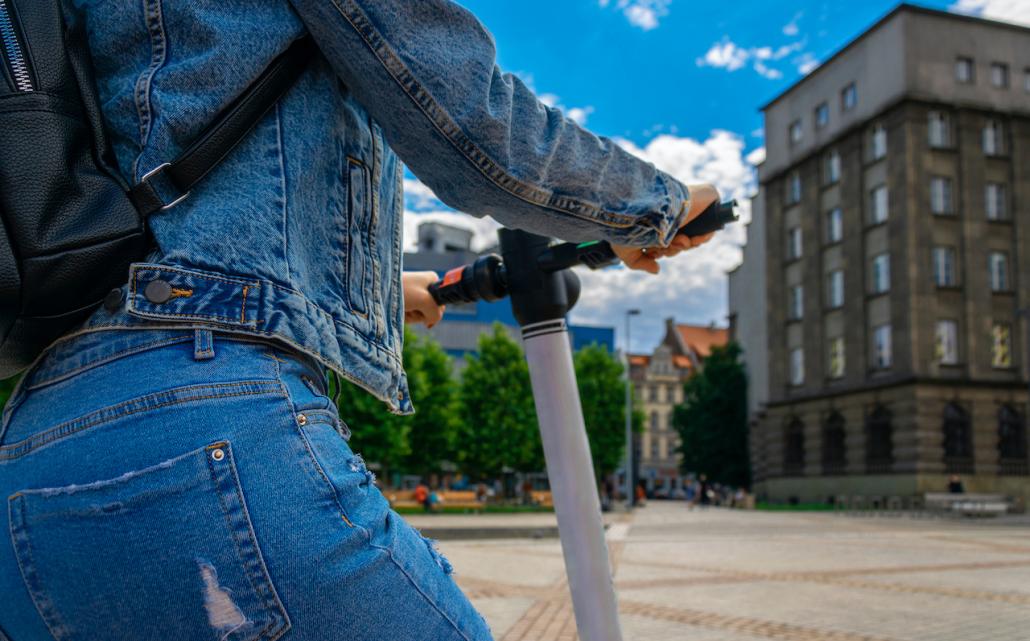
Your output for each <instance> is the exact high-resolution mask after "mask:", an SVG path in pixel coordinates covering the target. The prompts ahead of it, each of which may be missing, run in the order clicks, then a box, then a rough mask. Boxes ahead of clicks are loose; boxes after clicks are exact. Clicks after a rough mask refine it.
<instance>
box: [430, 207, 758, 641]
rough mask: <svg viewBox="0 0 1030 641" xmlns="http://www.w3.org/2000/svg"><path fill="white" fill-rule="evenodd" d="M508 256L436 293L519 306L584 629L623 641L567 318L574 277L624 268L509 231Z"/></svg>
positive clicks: (608, 257)
mask: <svg viewBox="0 0 1030 641" xmlns="http://www.w3.org/2000/svg"><path fill="white" fill-rule="evenodd" d="M736 204H737V203H736V201H731V202H728V203H715V204H713V205H712V206H710V207H709V208H708V209H706V210H705V211H703V212H702V213H701V214H700V215H698V216H697V217H696V218H694V220H692V221H690V223H688V224H687V225H686V226H684V227H683V228H682V229H681V230H680V231H679V233H680V234H684V235H686V236H691V237H695V236H703V235H704V234H707V233H709V232H713V231H718V230H720V229H722V228H723V227H725V226H726V225H727V224H729V223H732V222H736V221H737V220H738V219H737V215H736V214H735V213H734V207H735V206H736ZM498 234H499V236H500V249H501V254H500V256H498V255H497V254H490V255H487V256H482V257H480V258H479V259H477V260H476V261H475V262H473V263H471V264H469V265H464V266H462V267H457V268H455V269H452V270H451V271H449V272H447V273H446V274H445V275H444V277H443V279H442V280H440V281H439V282H437V283H434V284H433V285H431V286H430V288H429V291H430V293H431V294H432V295H433V298H434V300H435V301H436V302H437V303H438V304H448V303H450V304H456V303H472V302H476V301H480V300H484V301H496V300H500V299H501V298H504V297H505V296H510V297H511V304H512V309H513V311H514V314H515V319H516V320H517V321H518V323H519V325H520V327H521V329H522V339H523V345H524V349H525V353H526V361H527V362H528V363H529V376H530V380H531V383H532V388H533V397H534V401H535V404H536V414H537V417H538V420H539V422H540V435H541V439H542V441H543V446H544V459H545V460H546V462H547V476H548V480H549V481H550V484H551V494H552V497H553V501H554V510H555V513H556V514H557V516H558V534H559V537H560V538H561V546H562V555H563V556H564V558H565V570H566V573H567V575H568V579H569V588H570V590H571V592H572V605H573V611H574V612H575V615H576V627H577V629H578V630H579V638H580V639H582V640H583V641H622V630H621V627H620V626H619V612H618V606H617V603H616V600H615V587H614V585H613V583H612V572H611V566H610V564H609V561H608V545H607V543H606V541H605V537H604V522H603V520H602V518H601V504H600V500H599V498H598V495H597V488H596V487H595V485H594V478H595V477H594V465H593V460H592V459H591V458H590V445H589V443H588V441H587V434H586V427H585V426H584V423H583V409H582V407H581V406H580V400H579V388H578V387H577V385H576V372H575V369H574V368H573V362H572V349H571V346H570V341H569V333H568V327H567V325H566V322H565V316H566V315H567V314H568V313H569V311H570V310H571V309H572V308H573V306H574V305H575V304H576V302H577V301H578V300H579V294H580V281H579V277H578V276H576V274H574V273H573V272H572V271H571V270H570V268H571V267H574V266H576V265H586V266H587V267H589V268H591V269H600V268H602V267H606V266H608V265H611V264H613V263H615V262H616V261H617V257H616V255H615V252H614V251H613V250H612V247H611V245H610V244H609V243H607V242H605V241H593V242H587V243H561V244H557V245H551V241H550V239H548V238H546V237H543V236H537V235H534V234H530V233H528V232H524V231H517V230H512V229H501V230H499V232H498Z"/></svg>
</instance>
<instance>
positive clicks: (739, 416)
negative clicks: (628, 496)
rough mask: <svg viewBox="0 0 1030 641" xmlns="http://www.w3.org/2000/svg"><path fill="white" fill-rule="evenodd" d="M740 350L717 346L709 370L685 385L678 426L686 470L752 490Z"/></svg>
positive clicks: (676, 416) (677, 413)
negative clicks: (750, 487)
mask: <svg viewBox="0 0 1030 641" xmlns="http://www.w3.org/2000/svg"><path fill="white" fill-rule="evenodd" d="M740 353H741V351H740V347H739V346H738V345H737V344H736V343H730V344H729V345H727V346H725V347H716V348H713V350H712V354H711V355H710V356H709V357H708V358H706V359H705V361H704V367H703V369H702V370H701V371H700V372H699V373H696V374H694V375H693V376H692V377H690V379H689V380H688V381H687V382H686V383H685V384H684V386H683V391H684V394H683V404H682V405H679V406H677V407H676V410H675V412H674V414H673V423H674V426H675V428H676V431H678V432H679V435H680V442H681V445H680V448H679V451H680V452H681V453H682V454H683V471H684V472H697V473H704V474H707V475H708V478H709V479H711V480H712V481H716V482H719V483H724V484H726V485H730V486H734V487H749V486H750V484H751V466H750V459H749V456H748V425H747V374H745V372H744V365H743V364H742V363H741V362H740Z"/></svg>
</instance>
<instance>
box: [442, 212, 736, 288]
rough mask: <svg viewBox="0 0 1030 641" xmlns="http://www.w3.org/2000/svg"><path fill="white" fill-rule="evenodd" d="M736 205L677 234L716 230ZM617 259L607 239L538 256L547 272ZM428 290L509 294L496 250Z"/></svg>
mask: <svg viewBox="0 0 1030 641" xmlns="http://www.w3.org/2000/svg"><path fill="white" fill-rule="evenodd" d="M736 206H737V201H735V200H731V201H729V202H725V203H713V204H712V205H710V206H709V207H708V208H707V209H705V210H704V211H703V212H701V213H700V214H698V215H697V217H695V218H694V219H693V220H691V221H690V222H689V223H687V224H686V225H684V226H683V227H681V228H680V230H679V232H677V235H684V236H689V237H691V238H693V237H697V236H704V235H705V234H710V233H712V232H715V231H719V230H720V229H722V228H724V227H725V226H726V225H728V224H730V223H734V222H737V220H739V218H738V217H737V214H736V212H735V211H734V208H735V207H736ZM617 260H618V257H617V256H616V255H615V251H614V250H613V249H612V246H611V244H610V243H608V242H607V241H592V242H586V243H560V244H558V245H552V246H551V247H549V248H547V250H546V251H544V252H543V253H541V254H540V256H539V257H538V258H537V261H538V265H539V267H540V269H541V270H543V271H545V272H549V273H550V272H556V271H560V270H562V269H568V268H570V267H574V266H576V265H586V266H587V267H589V268H590V269H599V268H601V267H606V266H608V265H611V264H612V263H614V262H616V261H617ZM429 293H430V294H431V295H432V296H433V300H435V301H436V302H437V304H439V305H445V304H456V303H473V302H475V301H478V300H488V301H494V300H498V299H500V298H503V297H504V296H506V295H507V294H508V282H507V273H506V271H505V268H504V263H503V261H502V260H501V257H500V256H498V255H496V254H490V255H488V256H482V257H480V258H479V259H477V260H476V261H475V262H474V263H471V264H469V265H463V266H461V267H456V268H454V269H452V270H450V271H449V272H447V273H446V274H445V275H444V277H443V279H441V280H439V281H437V282H435V283H433V284H432V285H430V286H429Z"/></svg>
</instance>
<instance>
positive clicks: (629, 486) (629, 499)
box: [626, 309, 640, 510]
mask: <svg viewBox="0 0 1030 641" xmlns="http://www.w3.org/2000/svg"><path fill="white" fill-rule="evenodd" d="M639 314H640V310H639V309H628V310H626V509H627V510H631V509H633V503H634V500H633V489H634V488H633V390H632V383H631V381H630V361H629V342H630V333H629V320H630V318H632V317H633V316H638V315H639Z"/></svg>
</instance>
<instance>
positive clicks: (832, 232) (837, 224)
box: [826, 207, 844, 244]
mask: <svg viewBox="0 0 1030 641" xmlns="http://www.w3.org/2000/svg"><path fill="white" fill-rule="evenodd" d="M842 240H844V212H843V211H842V210H841V208H840V207H834V208H833V209H831V210H830V211H828V212H826V242H827V243H831V244H832V243H839V242H840V241H842Z"/></svg>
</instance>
